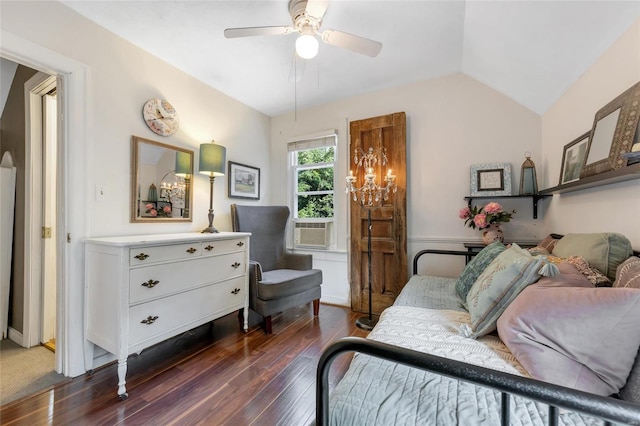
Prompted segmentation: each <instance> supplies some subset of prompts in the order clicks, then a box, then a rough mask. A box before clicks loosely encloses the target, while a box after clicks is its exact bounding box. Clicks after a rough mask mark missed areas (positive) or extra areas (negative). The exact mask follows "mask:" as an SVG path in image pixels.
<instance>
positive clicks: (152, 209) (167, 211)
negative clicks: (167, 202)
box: [144, 203, 171, 217]
mask: <svg viewBox="0 0 640 426" xmlns="http://www.w3.org/2000/svg"><path fill="white" fill-rule="evenodd" d="M144 207H145V208H146V209H147V210H146V211H145V213H148V214H149V215H150V216H151V217H158V216H160V217H171V206H164V207H162V208H161V209H156V206H154V205H153V204H152V203H148V204H146V205H145V206H144Z"/></svg>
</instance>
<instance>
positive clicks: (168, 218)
mask: <svg viewBox="0 0 640 426" xmlns="http://www.w3.org/2000/svg"><path fill="white" fill-rule="evenodd" d="M192 176H193V151H191V150H188V149H186V148H180V147H177V146H172V145H168V144H165V143H161V142H155V141H152V140H149V139H144V138H141V137H138V136H133V137H132V139H131V207H130V210H131V222H191V221H192V220H193V219H192V214H191V211H192V210H191V208H192V201H191V194H192V192H193V191H192V185H193V183H192V179H191V178H192Z"/></svg>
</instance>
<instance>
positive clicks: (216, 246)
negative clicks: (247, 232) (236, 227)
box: [200, 238, 247, 256]
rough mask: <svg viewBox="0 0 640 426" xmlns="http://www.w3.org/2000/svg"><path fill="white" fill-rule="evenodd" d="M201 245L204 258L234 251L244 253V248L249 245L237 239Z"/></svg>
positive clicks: (208, 242) (206, 242) (205, 242)
mask: <svg viewBox="0 0 640 426" xmlns="http://www.w3.org/2000/svg"><path fill="white" fill-rule="evenodd" d="M200 244H201V247H202V256H214V255H218V254H221V253H229V252H232V251H244V246H245V245H246V244H247V243H246V242H245V240H244V239H242V238H235V239H232V240H215V241H203V242H202V243H200Z"/></svg>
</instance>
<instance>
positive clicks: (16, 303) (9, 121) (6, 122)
mask: <svg viewBox="0 0 640 426" xmlns="http://www.w3.org/2000/svg"><path fill="white" fill-rule="evenodd" d="M36 72H37V71H36V70H32V69H31V68H27V67H24V66H18V68H17V69H16V74H15V76H14V78H13V83H12V84H11V89H10V91H9V95H8V97H7V103H6V105H5V108H4V111H3V112H2V118H1V119H0V132H1V133H0V134H1V135H2V143H1V144H0V146H1V147H2V149H1V150H0V156H1V155H2V153H4V152H5V151H9V152H10V153H11V155H12V156H13V160H14V161H15V162H16V188H24V182H25V180H24V179H25V176H24V171H25V117H24V108H25V105H24V84H25V83H26V82H27V80H29V79H30V78H31V77H33V75H34V74H35V73H36ZM24 196H25V193H24V190H22V191H20V190H16V205H15V212H16V214H15V215H14V218H15V219H14V226H13V235H14V243H13V247H14V249H13V255H12V258H11V259H12V262H11V263H12V276H11V291H10V298H11V299H10V305H11V309H10V311H11V317H10V318H9V326H10V327H12V328H14V329H15V330H17V331H19V332H21V333H22V331H23V321H22V316H23V312H24V310H23V305H24V286H23V285H22V283H23V282H24V226H25V223H24V205H25V197H24Z"/></svg>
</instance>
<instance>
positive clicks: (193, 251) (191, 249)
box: [187, 247, 198, 254]
mask: <svg viewBox="0 0 640 426" xmlns="http://www.w3.org/2000/svg"><path fill="white" fill-rule="evenodd" d="M197 251H198V250H197V249H194V248H193V247H189V248H188V249H187V253H189V254H193V253H195V252H197Z"/></svg>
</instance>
